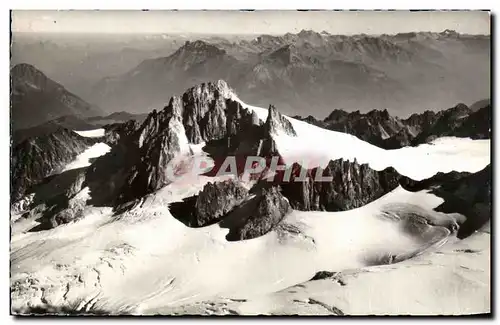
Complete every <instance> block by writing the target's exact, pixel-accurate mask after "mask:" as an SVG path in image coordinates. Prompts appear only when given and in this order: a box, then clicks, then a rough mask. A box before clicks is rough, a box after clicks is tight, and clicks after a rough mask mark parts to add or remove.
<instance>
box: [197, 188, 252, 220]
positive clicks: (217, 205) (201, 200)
mask: <svg viewBox="0 0 500 325" xmlns="http://www.w3.org/2000/svg"><path fill="white" fill-rule="evenodd" d="M247 193H248V191H247V190H246V189H245V188H244V187H243V186H241V185H240V184H239V183H237V182H234V181H225V182H215V183H208V184H207V185H205V186H204V187H203V190H202V191H201V192H200V194H199V195H198V198H197V200H196V204H195V209H196V222H195V225H196V226H198V227H203V226H205V225H208V224H211V223H213V222H214V221H218V220H220V218H221V217H223V216H224V215H226V214H227V213H228V212H229V211H231V210H232V209H233V208H234V207H235V206H237V205H238V204H239V203H241V201H242V200H243V199H244V198H245V197H246V196H247Z"/></svg>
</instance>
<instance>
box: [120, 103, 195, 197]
mask: <svg viewBox="0 0 500 325" xmlns="http://www.w3.org/2000/svg"><path fill="white" fill-rule="evenodd" d="M132 138H133V140H134V145H135V149H136V150H137V151H138V153H137V154H138V157H137V158H136V162H135V164H134V165H133V166H132V168H131V169H130V170H129V171H128V176H127V178H126V182H125V183H126V184H127V185H126V186H125V188H124V192H123V193H122V194H123V198H124V199H129V198H137V197H141V196H143V195H145V194H147V193H150V192H152V191H155V190H158V189H160V188H161V187H163V186H165V185H167V184H169V183H170V182H171V179H169V175H168V173H167V166H168V164H169V163H170V161H171V160H172V159H173V158H174V157H175V156H176V155H178V154H180V153H182V152H184V153H187V150H189V148H188V147H187V139H186V135H185V132H184V127H183V125H182V117H181V110H180V106H179V105H178V99H177V98H172V100H171V101H170V103H169V105H168V106H167V107H166V108H165V109H164V110H163V111H161V112H159V113H158V112H156V111H153V112H152V113H151V114H150V115H149V116H148V117H147V119H146V121H144V124H143V125H142V126H141V127H140V128H139V129H138V130H137V131H136V132H135V133H133V134H132ZM170 176H171V175H170Z"/></svg>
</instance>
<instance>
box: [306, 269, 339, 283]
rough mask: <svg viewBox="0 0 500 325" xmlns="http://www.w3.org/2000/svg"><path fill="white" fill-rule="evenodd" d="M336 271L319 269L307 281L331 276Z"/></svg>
mask: <svg viewBox="0 0 500 325" xmlns="http://www.w3.org/2000/svg"><path fill="white" fill-rule="evenodd" d="M336 274H337V273H336V272H330V271H319V272H316V274H315V275H314V276H313V277H312V278H311V280H309V281H316V280H324V279H330V278H333V277H334V276H335V275H336Z"/></svg>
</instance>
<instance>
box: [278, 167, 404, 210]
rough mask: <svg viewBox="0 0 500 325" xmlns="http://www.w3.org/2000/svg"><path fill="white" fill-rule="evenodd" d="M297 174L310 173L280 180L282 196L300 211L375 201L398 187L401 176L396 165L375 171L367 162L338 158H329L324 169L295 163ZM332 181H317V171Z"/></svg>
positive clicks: (357, 205)
mask: <svg viewBox="0 0 500 325" xmlns="http://www.w3.org/2000/svg"><path fill="white" fill-rule="evenodd" d="M294 167H296V168H297V171H296V173H295V174H296V175H297V176H298V175H307V177H306V180H305V181H298V180H296V179H297V177H294V178H292V179H291V181H289V182H283V183H281V187H282V188H283V195H284V196H285V197H287V199H288V200H289V201H290V205H291V206H292V208H294V209H298V210H305V211H309V210H316V211H344V210H350V209H355V208H358V207H360V206H363V205H365V204H367V203H369V202H372V201H374V200H376V199H378V198H379V197H381V196H383V195H385V194H387V193H389V192H390V191H392V190H394V189H395V188H396V187H398V185H399V183H398V180H399V178H400V175H399V174H398V173H397V172H396V171H395V170H394V168H387V169H385V170H383V171H375V170H373V169H371V168H370V167H368V165H367V164H362V165H360V164H358V163H357V162H356V160H354V162H349V161H345V160H343V159H338V160H335V161H330V163H329V164H328V165H327V166H326V168H325V169H324V170H322V169H313V170H307V171H306V170H304V169H303V168H301V166H300V165H298V164H295V165H294V166H293V167H292V168H294ZM318 173H321V174H322V175H323V177H331V181H321V180H320V181H317V180H316V179H317V178H316V177H317V176H318V175H317V174H318Z"/></svg>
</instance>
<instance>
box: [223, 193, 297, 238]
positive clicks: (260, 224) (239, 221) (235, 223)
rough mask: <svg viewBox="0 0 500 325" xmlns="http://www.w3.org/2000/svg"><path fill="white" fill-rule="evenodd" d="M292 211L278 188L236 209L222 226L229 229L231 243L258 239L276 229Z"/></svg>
mask: <svg viewBox="0 0 500 325" xmlns="http://www.w3.org/2000/svg"><path fill="white" fill-rule="evenodd" d="M291 210H292V209H291V207H290V204H289V203H288V201H287V200H286V198H285V197H283V195H281V193H280V192H279V189H278V188H276V187H271V188H269V189H262V191H261V193H259V194H257V196H256V197H255V198H253V199H251V200H249V201H247V202H245V203H243V204H242V205H241V206H239V207H237V208H236V209H234V210H233V211H232V212H231V213H230V214H229V215H228V216H227V217H226V218H225V219H224V220H223V221H222V222H221V223H220V226H221V227H222V228H229V234H228V235H227V239H228V240H230V241H234V240H245V239H252V238H257V237H260V236H262V235H265V234H266V233H268V232H269V231H271V230H272V229H273V228H274V227H276V226H277V225H278V224H279V223H280V222H281V220H283V218H284V217H285V216H286V215H287V214H288V213H290V212H291Z"/></svg>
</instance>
